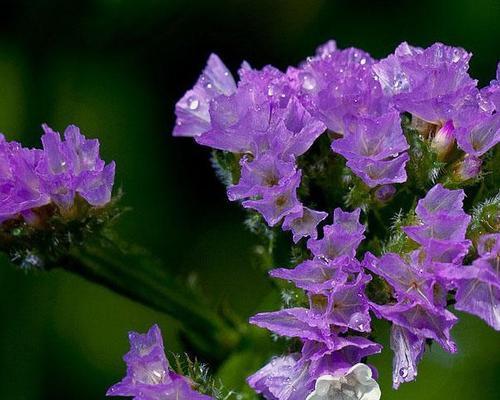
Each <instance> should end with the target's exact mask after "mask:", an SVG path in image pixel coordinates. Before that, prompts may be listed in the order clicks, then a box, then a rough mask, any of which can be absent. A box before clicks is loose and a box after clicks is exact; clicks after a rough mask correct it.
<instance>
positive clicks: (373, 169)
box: [347, 153, 410, 187]
mask: <svg viewBox="0 0 500 400" xmlns="http://www.w3.org/2000/svg"><path fill="white" fill-rule="evenodd" d="M409 159H410V157H409V156H408V153H402V154H400V155H399V156H398V157H396V158H391V159H388V160H383V161H374V160H371V159H366V158H353V159H351V160H348V161H347V166H348V167H349V168H350V169H351V170H352V171H353V172H354V173H355V174H356V175H357V176H359V177H360V178H361V179H362V180H363V182H364V183H366V184H367V185H368V186H369V187H375V186H378V185H387V184H389V183H403V182H406V178H407V175H406V170H405V167H406V163H407V162H408V160H409Z"/></svg>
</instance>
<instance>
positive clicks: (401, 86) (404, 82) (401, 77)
mask: <svg viewBox="0 0 500 400" xmlns="http://www.w3.org/2000/svg"><path fill="white" fill-rule="evenodd" d="M392 87H393V89H394V91H395V92H396V93H399V92H402V91H406V90H408V89H409V87H410V82H409V81H408V77H407V76H406V74H405V73H404V72H398V73H397V74H396V75H395V76H394V83H393V85H392Z"/></svg>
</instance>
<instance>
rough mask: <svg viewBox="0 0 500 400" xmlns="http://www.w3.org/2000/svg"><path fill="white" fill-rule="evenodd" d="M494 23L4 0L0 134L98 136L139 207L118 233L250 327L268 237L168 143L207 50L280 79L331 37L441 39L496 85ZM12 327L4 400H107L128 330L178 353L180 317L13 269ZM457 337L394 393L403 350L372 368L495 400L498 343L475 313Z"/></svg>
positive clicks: (491, 5) (497, 33) (226, 4)
mask: <svg viewBox="0 0 500 400" xmlns="http://www.w3.org/2000/svg"><path fill="white" fill-rule="evenodd" d="M499 20H500V3H499V2H498V0H475V1H467V0H455V1H453V2H451V1H444V2H437V1H429V0H421V1H415V2H410V1H409V2H403V1H397V2H396V1H394V2H389V1H373V0H372V1H327V0H323V1H321V0H317V1H305V0H284V1H279V0H274V1H257V0H247V1H222V0H215V1H203V0H199V1H154V0H142V1H132V0H89V1H83V0H78V1H67V0H64V1H63V0H55V1H43V0H26V1H23V0H12V1H9V0H7V1H6V0H3V1H2V2H1V3H0V131H1V132H3V133H4V134H5V135H6V136H7V137H8V138H10V139H14V138H15V139H18V140H22V141H23V142H24V143H25V144H27V145H33V146H34V145H39V136H40V132H41V129H40V124H41V123H42V122H47V123H49V124H50V125H52V126H53V127H54V128H56V129H58V130H63V129H64V127H65V126H66V125H67V124H69V123H76V124H77V125H79V126H80V127H81V128H82V130H83V132H84V133H85V134H86V135H88V136H92V137H99V138H100V140H101V143H102V152H103V153H104V157H105V159H107V160H111V159H114V160H116V162H117V166H118V167H117V170H118V174H117V185H118V186H122V187H123V189H124V191H125V197H124V203H125V204H126V205H130V206H132V207H133V212H131V213H128V214H127V215H126V216H124V218H123V219H122V221H121V222H120V224H119V226H118V229H119V231H120V233H121V234H122V236H123V237H124V238H126V239H127V240H129V241H131V242H135V243H139V244H141V245H145V246H147V247H149V248H150V249H151V250H153V252H154V253H156V254H157V255H159V256H160V257H162V258H163V260H165V261H166V264H167V265H168V266H169V268H170V269H171V271H172V272H173V273H175V274H182V276H183V277H189V279H197V280H198V282H199V283H200V285H201V286H202V287H203V288H204V290H205V291H206V293H207V294H208V296H209V298H210V299H211V302H212V304H214V306H219V307H221V306H223V305H224V304H230V305H231V306H232V307H233V308H234V309H235V310H237V312H238V313H240V314H241V315H243V316H249V315H251V314H252V313H254V312H255V311H256V310H257V309H258V308H259V307H260V306H259V305H260V304H261V303H262V301H263V298H265V296H266V294H267V293H268V292H269V290H270V286H269V283H268V281H267V279H266V278H265V277H264V276H263V274H262V272H260V271H258V270H257V269H256V268H254V267H253V265H254V264H253V263H252V247H253V245H254V243H255V238H253V237H252V235H251V234H250V233H248V232H247V231H246V230H245V228H244V227H243V225H242V223H241V222H242V219H243V213H242V211H241V210H240V209H239V208H238V206H236V205H234V204H229V202H228V201H227V200H226V198H225V193H224V189H223V187H222V185H221V184H219V183H218V181H217V179H216V178H215V176H214V173H213V171H212V170H211V167H210V162H209V151H207V150H206V149H202V148H200V147H198V146H197V145H195V144H194V143H193V142H192V141H191V140H189V139H173V138H172V137H171V136H170V132H171V129H172V126H173V123H174V114H173V108H174V104H175V101H176V100H177V99H178V98H179V97H180V96H181V95H182V94H183V92H184V91H185V90H186V89H188V88H190V87H191V85H192V84H193V83H194V81H195V80H196V78H197V75H198V73H199V72H200V71H201V69H202V67H203V66H204V63H205V60H206V58H207V56H208V55H209V53H210V52H216V53H218V54H219V55H220V56H221V57H222V58H223V60H224V61H225V62H226V63H227V65H228V66H229V67H230V68H231V69H232V70H233V71H234V70H236V68H237V67H238V66H239V64H240V62H241V61H242V60H243V59H245V60H247V61H249V62H250V63H251V64H252V65H254V66H256V67H261V66H263V65H264V64H266V63H270V64H273V65H275V66H277V67H280V68H285V67H286V65H288V64H295V63H297V62H298V61H299V60H301V59H303V58H305V57H306V56H307V55H309V54H312V53H313V51H314V48H315V47H316V46H317V45H318V44H320V43H322V42H324V41H326V40H328V39H330V38H335V39H336V40H337V42H338V44H339V45H340V46H341V47H348V46H357V47H361V48H363V49H366V50H367V51H369V52H370V53H371V54H372V55H373V56H375V57H382V56H384V55H386V54H387V53H389V52H390V51H392V49H393V48H394V47H395V46H396V45H397V44H398V43H399V42H401V41H403V40H407V41H409V42H410V43H412V44H415V45H421V46H425V45H428V44H430V43H432V42H434V41H442V42H445V43H449V44H454V45H460V46H463V47H465V48H466V49H468V50H470V51H472V52H473V53H474V54H475V57H474V58H473V60H472V62H471V71H472V74H473V76H474V77H476V78H478V79H479V80H480V82H481V84H486V83H487V82H488V81H489V80H490V79H492V78H493V76H494V71H495V69H496V62H497V59H498V55H499V51H498V50H499V48H498V44H499V39H500V29H499V23H498V21H499ZM334 206H335V205H332V208H333V207H334ZM0 316H1V319H2V322H1V329H0V398H1V399H9V400H21V399H22V400H32V399H47V400H49V399H50V400H58V399H65V400H67V399H73V400H79V399H102V398H104V395H103V394H104V392H105V390H106V388H107V387H108V386H109V385H110V384H111V383H113V382H115V381H117V380H118V379H119V378H120V377H121V376H122V374H123V373H124V365H123V363H122V361H121V357H122V355H123V353H124V352H125V351H126V350H127V338H126V332H127V331H128V330H131V329H134V330H139V331H141V330H142V331H143V330H145V329H147V328H148V327H149V326H150V325H151V324H153V323H154V322H158V323H159V324H160V325H161V327H162V329H163V331H164V335H165V340H166V343H167V346H168V347H169V349H170V350H173V351H182V350H183V347H182V342H181V341H180V340H179V336H178V324H177V323H176V322H175V321H173V320H171V319H169V318H168V317H166V316H164V315H161V314H159V313H156V312H153V311H151V310H149V309H147V308H145V307H143V306H141V305H138V304H136V303H134V302H131V301H129V300H126V299H124V298H122V297H120V296H118V295H115V294H113V293H111V292H109V291H108V290H106V289H103V288H101V287H98V286H96V285H93V284H90V283H88V282H86V281H84V280H83V279H81V278H79V277H77V276H72V275H69V274H67V273H65V272H62V271H60V272H51V273H48V274H44V273H30V274H25V273H24V272H22V271H17V270H15V269H14V268H13V267H11V266H10V265H9V264H8V263H7V262H6V260H4V259H2V262H1V265H0ZM454 336H455V338H456V341H457V342H458V346H459V349H460V351H459V353H458V354H456V355H453V356H451V355H448V354H445V353H443V352H442V351H441V350H440V349H438V348H437V347H433V349H432V351H431V353H430V354H428V355H427V357H426V358H425V360H424V361H423V362H422V364H421V368H420V371H419V372H420V373H419V377H418V380H417V382H416V383H412V384H408V385H404V386H403V387H402V388H401V389H400V390H399V391H398V392H393V391H392V390H391V389H390V384H391V377H390V368H391V354H390V352H389V351H387V352H386V353H385V354H384V355H382V356H379V357H376V358H374V360H375V364H376V365H377V367H378V368H379V371H380V374H381V378H380V382H381V385H382V387H383V396H382V398H383V399H384V400H389V399H404V400H412V399H429V400H432V399H441V400H442V399H484V400H488V399H498V398H499V397H498V393H499V391H500V381H499V380H498V376H499V373H500V346H499V344H500V341H499V337H500V336H498V335H497V334H495V332H494V331H493V330H492V329H489V328H488V327H487V326H486V325H485V324H484V323H483V322H481V321H480V320H478V319H475V318H472V317H468V316H464V317H463V319H462V321H461V323H460V324H459V325H458V326H457V327H456V328H455V330H454ZM384 340H385V344H387V338H384ZM387 350H388V346H387ZM249 364H251V363H248V362H246V361H245V355H244V354H243V355H240V356H238V357H237V358H236V359H235V360H233V361H232V362H231V364H230V365H231V366H230V367H228V366H226V368H225V370H226V372H225V373H224V374H225V375H226V376H227V377H228V379H229V380H231V381H232V380H234V379H235V378H234V377H235V376H237V375H243V374H245V370H252V368H254V367H255V366H254V365H249Z"/></svg>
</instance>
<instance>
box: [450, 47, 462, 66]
mask: <svg viewBox="0 0 500 400" xmlns="http://www.w3.org/2000/svg"><path fill="white" fill-rule="evenodd" d="M451 61H452V62H454V63H457V62H459V61H460V51H459V50H458V49H454V50H453V56H452V57H451Z"/></svg>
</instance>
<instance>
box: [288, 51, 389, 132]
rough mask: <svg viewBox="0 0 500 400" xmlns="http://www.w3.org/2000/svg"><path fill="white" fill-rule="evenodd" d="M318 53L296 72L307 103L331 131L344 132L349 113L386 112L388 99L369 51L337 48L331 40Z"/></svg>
mask: <svg viewBox="0 0 500 400" xmlns="http://www.w3.org/2000/svg"><path fill="white" fill-rule="evenodd" d="M318 54H319V55H318V56H317V57H314V58H311V59H308V60H307V62H306V63H304V65H302V66H301V68H300V69H298V70H294V71H293V72H294V75H295V77H296V78H295V79H296V81H297V87H298V90H299V92H300V94H301V98H302V100H303V102H304V104H306V105H307V107H308V109H310V111H311V112H312V113H313V114H314V115H317V116H318V117H319V118H320V119H321V120H322V121H323V122H324V123H325V124H326V125H327V126H328V128H329V129H330V130H332V131H334V132H337V133H343V132H344V119H345V117H346V116H349V115H354V116H360V117H369V116H377V115H380V114H382V113H384V112H385V111H387V109H388V102H387V101H386V99H385V98H384V96H382V90H381V87H380V84H379V82H377V80H376V78H375V75H374V73H373V72H372V70H371V66H372V64H373V63H374V60H373V59H372V57H371V56H370V55H369V54H368V53H366V52H364V51H362V50H359V49H355V48H349V49H344V50H336V47H335V46H333V45H332V43H330V42H329V43H327V45H325V46H323V47H320V49H318Z"/></svg>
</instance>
